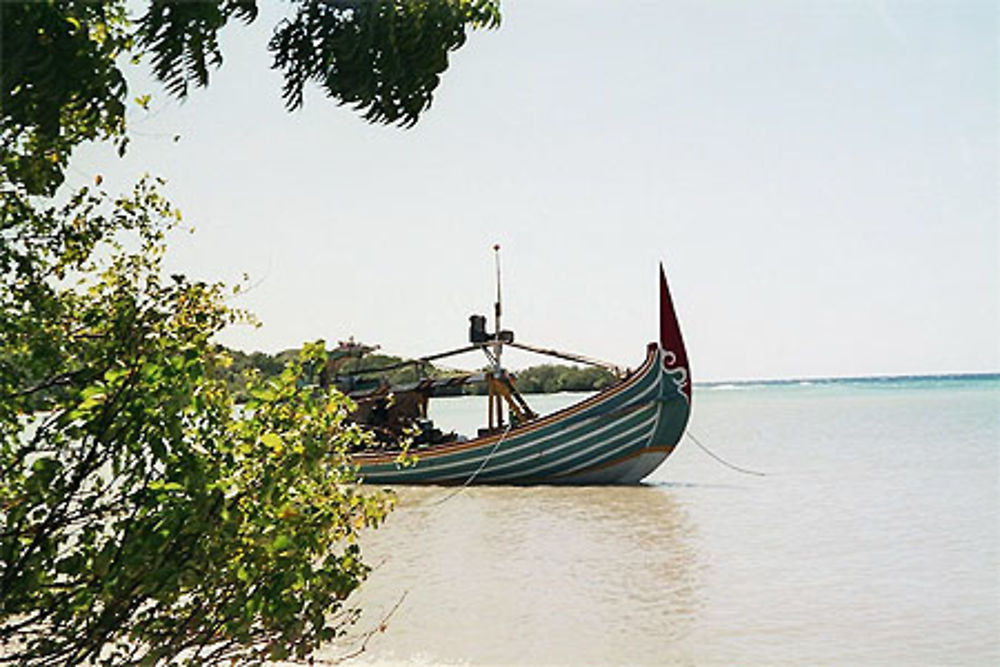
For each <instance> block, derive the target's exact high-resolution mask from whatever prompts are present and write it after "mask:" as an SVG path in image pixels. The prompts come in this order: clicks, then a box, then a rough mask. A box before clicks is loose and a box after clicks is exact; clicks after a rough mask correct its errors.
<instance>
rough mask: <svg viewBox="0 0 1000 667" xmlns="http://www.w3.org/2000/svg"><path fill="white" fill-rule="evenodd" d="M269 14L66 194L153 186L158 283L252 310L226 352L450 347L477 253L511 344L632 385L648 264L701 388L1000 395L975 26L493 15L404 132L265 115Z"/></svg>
mask: <svg viewBox="0 0 1000 667" xmlns="http://www.w3.org/2000/svg"><path fill="white" fill-rule="evenodd" d="M262 5H264V8H263V9H264V11H262V14H261V17H260V18H259V19H258V21H257V22H256V23H255V24H254V25H253V26H251V27H250V28H246V27H244V26H242V25H240V24H234V25H233V26H231V27H230V28H227V30H226V31H225V33H224V35H223V37H224V39H223V47H224V53H225V58H226V60H225V64H224V66H223V67H222V69H221V70H219V71H217V72H216V73H215V74H214V75H213V80H212V84H211V86H210V87H209V88H208V89H206V90H199V91H195V92H194V94H193V95H192V96H191V98H190V99H189V100H188V101H187V102H185V103H178V102H175V101H172V100H170V99H169V98H167V97H166V96H165V95H164V94H163V93H161V92H160V91H159V90H158V89H157V88H156V87H155V86H153V85H152V84H150V83H149V82H148V80H143V79H141V78H140V79H137V80H136V81H135V82H134V83H135V85H136V89H135V94H139V93H142V92H153V94H154V102H153V104H152V112H151V113H142V112H137V113H135V114H133V124H132V128H133V130H134V139H133V143H132V146H131V149H130V152H129V155H128V157H127V158H126V159H125V160H118V159H117V158H115V157H113V152H112V151H111V150H110V149H108V148H107V147H88V148H85V149H81V150H80V151H78V154H77V156H76V158H75V159H74V161H73V163H72V169H71V174H70V176H71V180H72V181H73V182H75V183H81V182H84V181H85V180H87V179H88V178H92V176H93V174H94V173H97V172H100V173H102V174H103V175H104V176H105V178H106V179H107V180H108V182H109V183H113V184H117V185H119V186H122V187H124V186H125V185H126V184H127V183H128V182H129V181H130V179H133V178H134V177H135V175H136V174H138V173H139V172H141V171H144V170H149V171H151V172H153V173H158V174H161V175H163V176H165V177H166V178H167V179H168V180H169V186H168V192H169V194H170V196H171V198H172V199H173V200H174V202H175V203H176V204H178V205H179V206H180V207H181V208H182V209H183V211H184V213H185V216H186V220H187V221H188V222H190V223H191V224H193V225H195V226H196V228H197V233H196V234H194V235H178V236H177V237H176V238H175V239H174V240H173V242H172V244H171V253H172V259H171V263H172V268H175V269H176V268H179V269H183V270H184V271H186V272H188V273H189V274H191V275H193V276H197V277H201V278H208V279H223V280H226V281H229V282H234V281H236V280H237V279H238V278H239V276H240V275H241V274H242V273H243V272H244V271H246V272H248V273H249V274H250V276H251V280H252V282H254V283H255V287H254V289H253V290H251V291H250V292H249V293H248V294H246V295H245V296H244V297H242V298H240V299H237V300H235V301H234V302H233V305H236V306H240V307H244V308H249V309H250V310H252V311H254V312H256V313H257V315H258V316H259V317H260V318H261V319H262V320H263V322H264V326H263V327H262V328H261V329H258V330H254V329H250V328H246V327H243V328H236V329H233V330H231V331H229V332H228V333H227V334H226V335H225V336H224V342H226V343H228V344H231V345H235V346H237V347H240V348H244V349H248V350H252V349H263V350H269V351H276V350H279V349H283V348H287V347H293V346H297V345H299V344H300V343H301V342H302V341H303V340H312V339H316V338H320V337H322V338H326V339H327V340H328V341H331V342H333V341H336V340H339V339H345V338H346V337H347V336H349V335H354V336H355V337H357V338H358V339H360V340H363V341H365V342H370V343H379V344H381V345H382V347H383V349H384V350H385V351H387V352H390V353H397V354H402V355H420V354H427V353H431V352H436V351H441V350H446V349H449V348H452V347H458V346H461V345H462V344H464V343H465V341H466V335H467V326H468V320H467V317H468V315H469V314H471V313H473V312H481V313H484V314H488V313H489V312H490V308H491V303H492V299H493V293H494V289H495V286H494V282H493V270H494V269H493V257H492V251H491V249H490V248H491V246H492V245H493V243H494V242H498V243H500V244H501V245H502V246H503V271H504V299H505V326H507V327H510V328H512V329H514V331H515V333H516V334H517V337H518V338H519V339H520V340H523V341H525V342H529V343H534V344H539V345H547V346H555V347H560V348H562V349H566V350H571V351H577V352H581V353H584V354H589V355H591V356H596V357H599V358H604V359H608V360H610V361H614V362H617V363H620V364H624V365H631V366H635V365H636V364H638V363H639V362H640V361H641V359H642V356H643V352H644V345H645V343H646V342H647V341H650V340H653V339H654V338H655V336H656V331H657V329H656V270H657V263H658V262H659V261H660V260H662V261H663V262H664V264H665V266H666V268H667V272H668V277H669V278H670V281H671V287H672V290H673V292H674V298H675V301H676V304H677V307H678V310H679V315H680V319H681V325H682V327H683V330H684V333H685V336H686V339H687V344H688V350H689V355H690V358H691V363H692V370H693V376H694V378H695V380H696V381H697V380H719V379H739V378H774V377H809V376H844V375H866V374H903V373H931V372H959V371H995V370H998V369H1000V206H998V153H1000V141H998V133H1000V130H998V118H1000V105H998V87H1000V72H998V62H1000V60H998V48H997V41H998V37H997V35H998V30H997V25H998V9H997V5H996V3H995V2H993V1H985V2H944V1H942V2H901V3H897V2H851V1H838V2H815V1H812V0H808V1H807V0H802V1H800V2H777V1H770V2H768V1H765V2H754V3H734V2H731V1H730V0H719V1H717V2H706V1H704V0H697V1H691V2H666V1H660V0H656V1H648V2H640V1H625V0H614V1H611V0H605V1H603V2H596V1H581V0H562V1H556V0H517V1H515V0H506V1H505V2H504V3H503V13H504V21H503V26H502V27H501V28H500V29H499V30H496V31H483V32H474V33H472V34H471V35H470V39H469V41H468V43H467V44H466V45H465V46H464V47H463V48H462V49H461V50H460V51H458V52H456V53H455V54H453V56H452V65H451V67H450V69H449V70H448V72H447V73H446V74H445V76H444V78H443V81H442V83H441V85H440V87H439V88H438V92H437V95H436V98H435V101H434V105H433V107H432V108H431V110H430V111H429V112H428V113H427V114H426V116H425V117H424V118H423V119H422V120H421V121H420V123H419V124H418V125H417V126H416V127H415V128H413V129H410V130H402V129H398V128H391V127H388V128H387V127H381V126H369V125H367V124H365V123H364V122H363V121H362V120H360V119H359V118H357V117H356V116H355V115H354V114H353V113H352V112H351V111H349V110H348V109H345V108H340V107H337V106H335V105H334V104H333V103H332V102H331V101H329V100H327V99H326V98H325V97H324V96H323V95H322V94H321V92H320V91H319V90H312V91H310V94H308V95H307V99H306V106H305V108H304V109H303V110H300V111H298V112H296V113H293V114H289V113H287V112H286V111H285V110H284V109H283V106H282V102H281V99H280V85H281V79H280V76H279V75H277V74H276V73H274V72H271V71H270V70H269V64H270V59H269V57H268V54H267V52H266V42H267V38H268V35H269V34H270V31H271V29H272V28H273V26H274V24H275V22H276V21H277V20H278V19H279V18H280V16H281V15H282V13H283V12H285V11H287V6H286V5H285V4H284V3H271V2H267V1H266V0H265V1H264V2H262ZM174 135H180V140H179V141H177V142H174V141H173V137H174ZM536 360H537V361H541V360H538V359H537V358H528V359H525V358H523V357H516V358H512V359H511V361H512V362H514V364H513V365H515V366H518V365H523V364H524V363H526V362H529V361H530V362H534V361H536ZM479 364H480V359H479V358H476V357H474V356H473V357H466V358H464V359H461V358H460V359H459V360H457V361H456V362H455V364H454V365H456V366H465V367H472V366H478V365H479Z"/></svg>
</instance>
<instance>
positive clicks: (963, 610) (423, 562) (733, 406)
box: [327, 376, 1000, 665]
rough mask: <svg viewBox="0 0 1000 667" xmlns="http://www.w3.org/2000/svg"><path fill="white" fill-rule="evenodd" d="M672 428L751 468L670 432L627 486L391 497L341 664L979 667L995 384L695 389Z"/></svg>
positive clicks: (990, 565)
mask: <svg viewBox="0 0 1000 667" xmlns="http://www.w3.org/2000/svg"><path fill="white" fill-rule="evenodd" d="M529 398H530V397H529ZM579 398H580V396H570V395H560V396H546V397H535V399H534V400H533V401H531V402H532V403H533V404H534V405H535V407H536V409H539V410H550V409H554V408H556V407H560V406H561V405H565V404H567V403H570V402H573V401H575V400H578V399H579ZM482 410H483V405H482V403H481V401H478V400H477V399H473V398H463V399H449V402H448V403H446V404H445V405H444V406H443V407H441V408H440V409H439V410H438V412H437V416H438V418H439V419H440V420H443V421H445V422H448V421H450V422H451V423H452V425H455V426H460V427H461V426H471V425H472V424H475V423H478V421H479V420H481V418H482V415H483V411H482ZM690 431H691V432H692V433H693V434H694V435H695V436H696V437H697V438H698V439H699V440H700V441H701V442H703V443H704V444H705V445H707V446H708V447H709V448H711V449H712V450H713V451H714V452H715V453H716V454H718V455H720V456H722V457H724V458H726V459H728V460H730V461H732V462H734V463H737V464H739V465H741V466H745V467H747V468H753V469H755V470H759V471H763V472H765V473H766V475H765V476H751V475H746V474H741V473H738V472H735V471H733V470H731V469H729V468H726V467H724V466H722V465H721V464H719V463H718V462H716V461H714V460H713V459H711V458H710V457H709V456H708V455H706V454H705V453H704V452H702V451H701V450H700V449H699V448H698V447H697V446H696V445H695V444H694V443H693V442H691V441H690V440H687V439H685V440H684V441H682V443H681V445H680V447H679V448H678V450H677V451H676V452H675V453H674V454H673V455H672V456H671V457H670V458H669V459H668V460H667V462H666V463H665V464H664V465H663V466H662V467H661V468H660V469H658V470H657V471H656V472H655V473H654V474H653V475H652V477H651V478H650V479H649V480H648V484H647V485H644V486H638V487H629V488H614V487H608V488H547V487H538V488H478V487H474V488H468V489H465V490H461V491H460V492H458V493H455V491H454V490H453V489H446V488H441V487H430V488H399V489H398V490H399V494H400V498H401V503H400V506H399V508H398V509H397V511H396V512H394V513H393V515H392V516H391V517H390V519H389V522H388V523H387V524H386V525H385V526H384V528H382V529H380V530H378V531H376V532H374V533H372V534H371V535H369V536H368V538H366V540H365V544H364V546H365V548H366V554H367V556H368V558H369V559H370V561H371V562H374V563H379V566H378V568H377V569H376V570H375V571H374V572H373V573H372V575H371V577H370V579H369V581H368V582H367V584H366V585H365V587H364V590H363V592H362V593H361V595H360V596H359V597H358V598H357V602H358V603H359V604H361V605H362V606H363V607H364V609H365V614H364V616H363V620H362V623H361V626H360V627H371V626H373V625H377V623H378V622H379V620H380V619H381V617H382V615H384V614H386V613H388V611H389V610H390V609H391V608H392V607H393V606H394V605H395V604H396V603H397V602H398V601H399V599H400V598H401V597H402V596H404V595H405V598H404V599H403V601H402V603H401V604H400V605H399V607H398V609H397V610H396V612H395V613H394V614H393V615H392V617H391V618H390V619H389V622H388V626H387V628H386V630H385V631H384V632H382V633H378V634H376V635H374V636H373V637H372V638H371V640H370V642H369V643H368V645H367V650H366V652H365V653H364V655H363V656H362V658H361V659H360V660H361V662H369V663H402V664H442V663H444V664H697V665H701V664H740V665H743V664H767V665H773V664H796V665H798V664H845V665H846V664H849V665H857V664H870V665H997V664H1000V567H998V547H1000V520H998V515H1000V512H998V507H1000V498H998V489H1000V465H998V443H1000V377H997V376H993V377H989V378H977V379H962V378H937V379H905V380H893V381H867V382H849V381H841V382H829V383H814V384H774V385H729V386H725V385H723V386H715V387H697V388H696V391H695V403H694V413H693V417H692V422H691V426H690ZM366 624H367V626H366ZM337 654H338V650H332V649H331V650H330V651H329V652H328V653H327V655H328V657H329V656H334V655H337Z"/></svg>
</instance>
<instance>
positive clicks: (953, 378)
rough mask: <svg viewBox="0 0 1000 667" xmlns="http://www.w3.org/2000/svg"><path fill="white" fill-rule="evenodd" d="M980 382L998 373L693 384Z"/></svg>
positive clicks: (999, 375) (700, 384) (697, 384)
mask: <svg viewBox="0 0 1000 667" xmlns="http://www.w3.org/2000/svg"><path fill="white" fill-rule="evenodd" d="M931 380H934V381H945V382H962V381H981V380H1000V371H998V372H985V373H941V374H934V373H932V374H925V375H914V374H910V375H856V376H844V377H802V378H780V379H769V380H712V381H709V382H695V383H694V386H695V387H720V386H726V385H755V386H760V385H801V384H838V383H839V384H847V383H857V384H877V383H890V382H926V381H931Z"/></svg>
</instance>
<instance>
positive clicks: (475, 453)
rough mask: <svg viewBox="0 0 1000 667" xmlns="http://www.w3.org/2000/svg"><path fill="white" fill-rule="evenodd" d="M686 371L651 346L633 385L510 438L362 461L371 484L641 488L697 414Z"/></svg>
mask: <svg viewBox="0 0 1000 667" xmlns="http://www.w3.org/2000/svg"><path fill="white" fill-rule="evenodd" d="M687 383H688V377H687V369H686V368H677V367H675V366H674V356H673V355H672V353H671V352H666V351H664V350H663V348H662V347H661V346H660V345H658V344H656V343H652V344H650V346H649V349H648V352H647V355H646V360H645V361H644V363H643V364H642V366H641V367H640V368H639V369H638V370H637V371H636V372H635V373H633V374H632V375H631V376H630V377H628V378H626V379H625V380H623V381H621V382H619V383H618V384H616V385H614V386H612V387H609V388H608V389H606V390H605V391H602V392H601V393H599V394H596V395H595V396H592V397H590V398H588V399H587V400H585V401H582V402H581V403H577V404H576V405H573V406H571V407H569V408H566V409H564V410H560V411H559V412H555V413H553V414H551V415H549V416H547V417H543V418H540V419H537V420H535V421H532V422H531V423H528V424H524V425H522V426H519V427H517V428H512V429H510V430H509V431H508V432H506V433H502V434H496V435H491V436H488V437H483V438H477V439H475V440H470V441H466V442H461V443H448V444H444V445H437V446H433V447H428V448H426V449H421V450H420V451H419V452H417V456H418V461H417V463H416V464H415V465H412V466H409V467H402V466H400V465H398V464H397V463H396V462H395V457H393V456H391V455H388V456H387V455H376V454H359V455H357V456H356V457H355V463H357V464H358V466H359V468H360V476H361V479H362V481H364V482H365V483H370V484H470V483H471V484H515V485H516V484H635V483H637V482H639V481H640V480H642V479H643V478H644V477H646V476H647V475H649V474H650V473H651V472H652V471H653V470H654V469H656V467H657V466H659V465H660V464H661V463H662V462H663V460H664V459H666V457H667V456H669V454H670V453H671V452H672V451H673V449H674V447H675V446H676V445H677V442H678V441H679V440H680V438H681V436H682V435H683V433H684V428H685V426H686V425H687V420H688V416H689V414H690V400H689V398H688V394H687V392H686V387H687V386H688V384H687Z"/></svg>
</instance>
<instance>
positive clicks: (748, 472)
mask: <svg viewBox="0 0 1000 667" xmlns="http://www.w3.org/2000/svg"><path fill="white" fill-rule="evenodd" d="M685 435H687V437H689V438H691V440H692V442H694V444H696V445H698V446H699V447H701V450H702V451H703V452H705V453H706V454H708V455H709V456H711V457H712V458H713V459H715V460H716V461H718V462H719V463H721V464H722V465H724V466H726V467H727V468H732V469H733V470H735V471H736V472H741V473H743V474H745V475H757V476H758V477H766V476H767V473H763V472H758V471H756V470H750V469H748V468H741V467H740V466H738V465H734V464H732V463H730V462H729V461H726V460H725V459H723V458H722V457H721V456H719V455H718V454H716V453H715V452H713V451H712V450H711V449H709V448H708V447H706V446H705V445H703V444H701V440H699V439H698V438H696V437H694V434H693V433H691V431H687V432H686V434H685Z"/></svg>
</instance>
